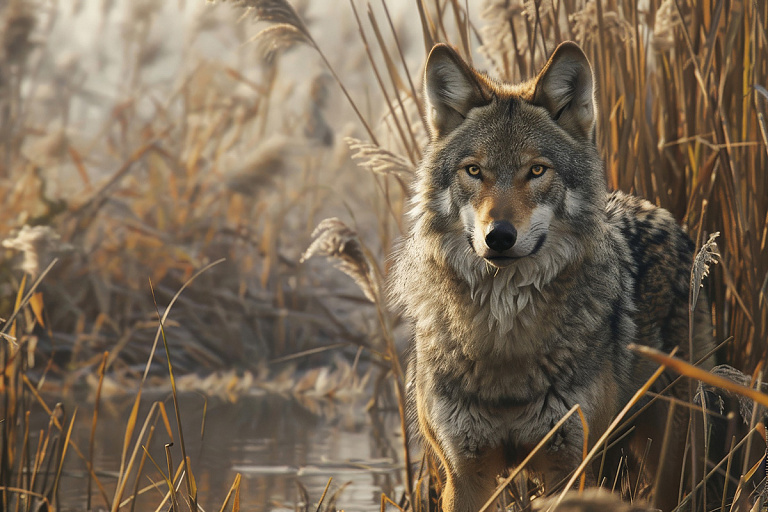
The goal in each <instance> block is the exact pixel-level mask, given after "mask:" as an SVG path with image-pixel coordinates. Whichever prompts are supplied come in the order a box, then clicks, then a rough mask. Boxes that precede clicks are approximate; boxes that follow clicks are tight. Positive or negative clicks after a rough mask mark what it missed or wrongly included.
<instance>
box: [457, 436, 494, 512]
mask: <svg viewBox="0 0 768 512" xmlns="http://www.w3.org/2000/svg"><path fill="white" fill-rule="evenodd" d="M506 469H507V467H506V460H505V458H504V449H503V447H501V446H500V447H498V448H493V449H486V450H483V451H482V452H481V453H480V454H479V455H478V456H477V457H471V458H463V459H459V460H454V461H450V462H449V463H448V464H447V467H446V482H445V489H443V494H442V510H443V511H444V512H477V511H478V510H480V509H481V508H482V507H483V505H485V503H486V502H487V501H488V500H489V499H490V497H491V495H492V494H493V492H494V491H495V490H496V485H497V484H496V480H497V478H496V477H498V476H499V475H501V474H503V473H504V472H505V471H506ZM488 510H489V511H492V512H493V511H495V510H496V503H494V504H492V506H490V507H489V508H488Z"/></svg>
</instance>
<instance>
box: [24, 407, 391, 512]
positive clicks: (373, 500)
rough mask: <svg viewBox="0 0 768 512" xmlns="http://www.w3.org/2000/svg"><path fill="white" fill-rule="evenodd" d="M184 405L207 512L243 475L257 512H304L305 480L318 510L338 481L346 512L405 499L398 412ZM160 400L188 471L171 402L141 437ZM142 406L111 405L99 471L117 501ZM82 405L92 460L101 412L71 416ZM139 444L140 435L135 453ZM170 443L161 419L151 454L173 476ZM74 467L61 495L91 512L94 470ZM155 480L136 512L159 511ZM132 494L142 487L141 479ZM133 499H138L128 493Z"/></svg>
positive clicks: (98, 453)
mask: <svg viewBox="0 0 768 512" xmlns="http://www.w3.org/2000/svg"><path fill="white" fill-rule="evenodd" d="M180 398H181V401H180V402H181V415H182V422H183V424H182V428H183V434H184V438H185V444H186V447H187V455H188V456H189V457H190V458H191V459H192V470H193V474H194V475H195V478H196V480H197V485H198V488H199V501H200V505H201V506H202V507H203V508H204V509H205V510H207V511H210V510H219V508H220V507H221V504H222V503H223V501H224V498H225V496H226V494H227V492H228V491H229V489H230V487H231V485H232V482H233V481H234V479H235V475H236V473H238V472H239V473H241V474H242V476H243V480H242V485H241V494H240V500H241V510H248V511H257V512H258V511H265V510H280V509H284V510H294V509H295V508H296V507H297V506H299V505H300V504H301V501H302V497H301V493H300V492H299V486H297V485H296V482H297V481H298V482H300V483H301V485H302V486H303V487H304V488H305V489H306V490H307V492H308V495H309V499H310V501H311V502H313V503H315V502H317V500H319V499H320V496H321V495H322V493H323V489H324V488H325V486H326V484H327V482H328V479H329V477H333V482H332V484H331V489H330V492H329V495H330V494H332V493H333V492H334V491H335V490H336V489H339V488H340V487H342V486H343V485H344V484H345V483H346V482H350V484H349V485H348V486H347V487H346V488H345V489H344V490H343V491H342V492H341V494H340V495H339V497H338V501H337V506H338V508H339V509H342V508H343V509H346V510H354V511H369V510H370V511H374V510H379V507H380V500H381V493H382V492H386V493H387V494H388V496H390V497H393V498H394V497H395V496H394V494H393V492H395V491H397V492H398V494H397V496H398V497H399V495H400V493H401V492H402V471H401V469H402V464H401V460H402V457H401V453H400V446H402V441H401V434H400V431H399V429H400V424H399V419H398V417H397V413H396V412H395V411H392V412H387V413H381V412H375V413H367V412H365V410H364V403H356V404H338V403H331V402H328V401H325V402H307V403H303V404H300V403H299V402H297V401H296V400H295V399H293V398H289V397H282V396H275V395H266V396H249V397H243V398H241V399H239V400H238V401H237V402H236V403H229V402H226V401H223V400H221V399H217V398H211V399H209V400H208V403H207V412H206V413H205V414H204V411H205V408H206V404H205V399H204V398H202V397H201V396H198V395H195V394H185V395H182V396H181V397H180ZM155 400H160V401H164V403H165V404H166V407H167V410H168V415H169V419H170V421H171V424H172V428H173V435H174V439H175V441H176V443H175V445H174V447H173V448H172V450H173V462H174V464H175V465H176V466H178V465H179V464H180V463H181V460H182V457H181V452H180V447H179V442H178V433H177V432H176V430H175V421H174V412H173V403H172V401H171V400H170V399H169V398H167V397H164V396H161V397H157V396H155V397H146V396H145V398H144V399H143V400H142V407H141V411H140V413H139V425H138V426H137V428H136V432H137V433H138V431H139V430H140V429H141V424H142V423H143V421H144V418H145V417H146V416H147V413H148V412H149V409H150V406H151V404H152V402H153V401H155ZM132 405H133V398H131V397H125V398H121V399H110V400H103V401H102V408H101V412H100V417H99V421H98V425H97V429H96V436H95V450H94V454H95V456H94V467H95V468H96V469H97V474H98V476H99V479H100V480H101V481H102V483H103V484H104V486H105V487H106V489H107V494H108V495H109V496H110V498H111V497H112V495H113V493H114V488H115V483H116V474H117V470H118V469H119V467H120V457H121V452H122V449H123V443H124V435H125V427H126V423H127V418H128V416H129V414H130V411H131V407H132ZM75 407H77V409H78V411H77V418H76V421H75V430H74V433H73V439H75V442H76V443H77V444H78V446H79V447H80V448H81V450H83V451H84V452H85V453H87V447H88V442H89V441H88V437H89V433H90V428H91V421H92V414H93V407H92V405H82V404H76V403H70V404H67V405H66V410H67V412H68V413H70V414H71V412H72V411H73V410H74V409H75ZM42 428H47V418H45V417H40V418H38V423H37V424H35V425H33V429H32V431H33V432H38V431H39V429H42ZM135 439H136V435H134V438H133V439H132V440H131V445H130V448H129V452H130V450H132V449H133V446H134V444H135ZM169 440H170V438H169V436H168V434H167V433H166V431H165V427H163V422H162V420H160V421H158V422H157V423H156V428H155V433H154V437H153V439H152V442H151V443H150V446H149V452H150V453H151V454H152V457H153V458H154V460H155V462H157V464H158V465H160V467H162V468H163V470H164V471H167V467H166V457H165V451H164V445H165V443H167V442H169ZM34 442H36V439H35V440H34ZM65 468H66V469H65V474H64V476H63V479H62V486H61V491H60V495H59V499H60V500H61V501H60V503H61V505H62V510H83V509H84V504H85V502H86V492H87V491H86V486H87V481H86V471H85V464H84V463H83V462H82V461H81V460H79V458H77V456H76V455H75V454H74V453H69V454H68V455H67V462H66V464H65ZM152 482H155V483H157V486H158V489H157V490H156V489H151V490H150V491H148V492H147V493H146V494H145V495H144V496H141V497H140V499H139V500H137V504H136V510H142V511H144V510H154V509H155V507H157V505H158V504H159V503H160V501H161V499H162V497H161V495H162V493H164V492H165V491H166V490H167V487H165V484H164V482H163V480H162V477H161V476H160V474H159V473H158V471H157V469H156V468H155V467H154V465H153V464H152V463H151V462H150V461H149V460H147V461H146V464H145V468H144V472H143V475H142V478H141V481H140V487H145V486H148V485H150V484H151V483H152ZM129 488H130V489H132V488H133V482H132V481H131V482H130V483H129ZM182 488H183V487H182ZM129 494H130V491H129V492H126V495H129ZM92 500H93V504H94V510H100V509H104V508H105V504H104V500H103V499H102V498H101V497H100V496H99V492H98V490H97V489H96V486H94V491H93V498H92ZM165 509H167V506H166V507H165ZM310 509H311V510H314V507H310ZM126 510H127V508H126Z"/></svg>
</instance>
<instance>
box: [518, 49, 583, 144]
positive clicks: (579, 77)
mask: <svg viewBox="0 0 768 512" xmlns="http://www.w3.org/2000/svg"><path fill="white" fill-rule="evenodd" d="M594 90H595V89H594V81H593V78H592V66H590V65H589V61H588V60H587V56H586V55H584V52H583V51H581V48H579V45H577V44H576V43H573V42H565V43H562V44H561V45H560V46H558V47H557V48H556V49H555V51H554V53H553V54H552V56H551V57H550V58H549V62H547V64H546V65H545V66H544V69H542V70H541V73H539V77H538V78H537V79H536V90H535V92H534V94H533V103H534V104H535V105H539V106H541V107H544V108H545V109H547V110H548V111H549V113H550V115H551V116H552V119H554V120H555V122H556V123H557V124H559V125H560V126H561V127H562V128H563V129H564V130H565V131H567V132H568V133H570V134H571V135H572V136H573V137H575V138H576V139H577V140H584V139H586V140H589V141H594V138H595V117H596V116H595V112H596V107H595V93H594Z"/></svg>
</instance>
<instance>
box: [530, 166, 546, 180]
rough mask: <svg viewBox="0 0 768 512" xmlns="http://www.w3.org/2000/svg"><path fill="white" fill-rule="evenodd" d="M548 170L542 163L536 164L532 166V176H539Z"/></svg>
mask: <svg viewBox="0 0 768 512" xmlns="http://www.w3.org/2000/svg"><path fill="white" fill-rule="evenodd" d="M546 170H547V168H546V167H544V166H543V165H541V164H536V165H534V166H533V167H531V176H534V177H539V176H541V175H542V174H544V172H545V171H546Z"/></svg>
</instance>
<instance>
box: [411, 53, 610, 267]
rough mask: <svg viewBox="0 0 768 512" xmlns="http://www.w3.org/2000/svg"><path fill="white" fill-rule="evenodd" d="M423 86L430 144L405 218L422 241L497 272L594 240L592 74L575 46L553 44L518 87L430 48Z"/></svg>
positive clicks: (596, 165) (600, 194) (598, 173)
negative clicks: (410, 216)
mask: <svg viewBox="0 0 768 512" xmlns="http://www.w3.org/2000/svg"><path fill="white" fill-rule="evenodd" d="M424 82H425V97H426V103H427V111H426V112H427V117H428V124H429V128H430V135H431V141H430V144H429V147H428V149H427V151H426V155H425V158H424V161H423V162H422V165H421V167H420V170H419V176H418V180H417V185H416V196H415V208H414V212H413V213H414V215H415V216H416V218H417V224H420V225H421V228H423V229H424V230H426V233H432V234H435V235H437V236H438V237H439V238H440V239H441V240H443V241H445V240H452V242H451V243H449V244H448V245H452V246H453V247H452V249H451V250H453V251H459V252H463V253H464V255H465V259H468V260H469V261H470V262H472V261H475V262H477V263H478V264H480V265H483V266H485V265H484V262H487V263H490V264H491V265H493V266H495V267H499V268H501V267H507V266H511V265H514V264H515V263H516V262H519V261H522V260H527V259H530V258H535V257H536V255H537V254H539V255H541V254H545V253H546V252H547V251H551V250H552V249H553V248H554V247H555V246H556V245H557V244H560V245H559V246H558V247H559V249H560V250H561V252H562V249H563V247H562V244H563V241H564V240H571V241H573V240H575V239H576V238H587V237H589V236H593V235H594V234H595V233H594V230H595V226H597V225H599V218H600V215H602V211H603V207H604V202H605V178H604V175H603V170H602V163H601V161H600V157H599V154H598V151H597V148H596V146H595V117H596V107H595V101H594V86H593V78H592V69H591V67H590V64H589V61H588V60H587V58H586V56H585V55H584V53H583V52H582V51H581V49H580V48H579V47H578V46H577V45H576V44H574V43H563V44H561V45H560V46H558V48H557V49H556V50H555V52H554V53H553V54H552V56H551V58H550V59H549V61H548V62H547V64H546V65H545V66H544V68H543V69H542V71H541V72H540V73H539V75H538V76H537V77H536V78H534V79H532V80H529V81H527V82H524V83H521V84H507V83H501V82H498V81H495V80H493V79H491V78H489V77H488V76H486V75H484V74H481V73H478V72H477V71H475V70H474V69H472V68H471V67H470V66H469V65H468V64H467V63H466V62H464V61H463V60H462V58H461V57H460V56H459V55H458V54H457V53H456V52H455V51H454V50H452V49H451V48H450V47H449V46H446V45H442V44H439V45H437V46H435V47H434V48H433V49H432V52H431V53H430V55H429V59H428V60H427V65H426V71H425V80H424ZM457 240H459V242H457ZM442 245H443V248H442V250H443V251H445V250H448V248H447V247H445V243H443V244H442ZM453 257H454V258H455V257H457V256H456V255H454V256H453Z"/></svg>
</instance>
